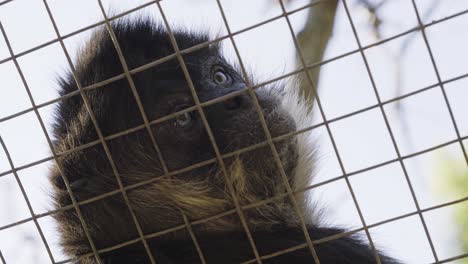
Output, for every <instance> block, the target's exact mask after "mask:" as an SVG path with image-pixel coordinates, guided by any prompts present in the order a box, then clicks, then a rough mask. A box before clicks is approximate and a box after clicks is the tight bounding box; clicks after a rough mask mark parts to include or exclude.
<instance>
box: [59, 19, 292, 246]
mask: <svg viewBox="0 0 468 264" xmlns="http://www.w3.org/2000/svg"><path fill="white" fill-rule="evenodd" d="M114 31H115V32H116V35H117V40H118V42H119V44H120V48H121V49H122V53H123V54H124V57H125V59H126V62H127V64H128V67H129V68H130V69H134V68H136V67H139V66H141V65H143V64H146V63H149V62H151V61H154V60H157V59H161V58H164V57H167V56H169V55H171V54H173V48H172V45H171V43H170V41H169V40H168V38H167V36H166V32H165V31H163V30H162V29H158V28H155V27H154V26H153V25H150V24H145V23H142V24H138V23H137V24H135V25H131V26H128V25H127V26H126V25H124V24H122V25H119V24H117V25H115V28H114ZM175 37H176V41H177V43H178V44H179V47H180V49H181V50H182V49H185V48H189V47H192V46H194V45H197V44H200V43H202V42H205V41H207V39H206V37H205V36H198V35H187V34H186V33H184V32H182V33H180V32H179V33H177V32H176V36H175ZM94 41H95V42H94V43H91V44H90V45H89V46H88V47H87V48H85V49H84V51H83V54H82V55H81V57H79V59H78V65H77V69H76V75H77V79H78V80H79V82H80V84H81V86H83V87H85V86H89V85H92V84H95V83H97V82H100V81H103V80H106V79H109V78H111V77H114V76H116V75H119V74H121V73H122V72H123V71H122V67H121V61H120V60H119V57H118V54H117V53H116V52H115V48H114V45H113V43H112V40H111V39H110V38H109V36H106V35H105V33H104V32H97V35H96V37H95V40H94ZM183 59H184V62H185V65H186V67H187V70H188V71H187V72H185V70H184V67H183V66H182V65H181V64H180V61H178V60H177V59H172V60H168V61H166V62H164V63H161V64H158V65H156V66H154V67H151V68H148V69H146V70H142V71H138V72H137V73H132V74H131V75H130V76H127V78H125V79H120V80H118V81H115V82H112V83H109V84H106V85H105V86H103V87H99V88H96V89H93V90H88V91H86V92H85V93H84V94H85V96H86V97H87V98H88V105H89V108H90V109H91V110H92V112H93V115H94V118H95V120H96V121H97V124H98V126H99V129H100V130H101V131H102V134H103V135H104V137H108V138H110V139H107V140H106V145H107V147H108V149H109V151H108V152H106V151H105V148H103V147H102V146H101V145H94V146H92V147H89V148H86V149H84V150H80V151H77V152H73V153H72V154H69V155H65V156H62V157H61V160H60V162H61V164H62V165H61V166H62V172H63V174H64V176H65V177H66V178H67V179H68V181H69V182H70V187H71V188H72V190H73V193H74V195H75V196H76V197H77V199H78V201H80V200H86V199H89V198H91V197H94V196H96V195H100V194H103V193H105V192H111V191H115V190H116V189H118V188H119V186H118V185H117V183H116V172H117V174H118V175H117V177H118V178H119V179H121V182H122V184H123V185H124V187H125V186H129V185H133V184H138V183H141V182H142V181H148V180H152V179H154V181H151V182H150V183H147V184H142V185H140V186H138V187H136V188H133V187H132V188H130V189H129V190H127V192H126V195H128V198H129V202H130V203H131V204H132V208H133V210H134V211H135V213H136V216H137V218H138V219H139V221H140V223H141V225H142V227H143V229H144V231H145V233H148V232H151V231H155V230H160V229H163V228H165V227H169V226H174V225H176V224H180V223H183V220H182V217H181V215H180V212H181V211H182V212H184V213H185V214H186V215H187V216H188V217H189V219H200V218H204V217H209V216H213V215H215V214H216V213H221V212H223V211H225V210H228V209H230V208H232V207H233V201H232V195H236V196H237V197H238V198H239V201H240V202H241V203H242V204H249V203H251V202H255V201H259V200H263V199H266V198H268V197H271V196H273V195H275V194H278V193H282V192H284V182H283V181H282V178H281V174H280V169H279V167H278V164H277V162H276V161H275V158H274V155H273V152H272V149H271V145H269V143H268V142H267V136H266V134H265V128H268V130H269V131H270V133H271V136H272V137H273V138H275V137H278V136H281V135H284V134H287V133H290V132H293V131H294V130H295V129H296V124H295V122H294V120H293V119H292V117H291V116H290V114H289V113H288V112H287V111H285V110H284V108H283V107H282V102H281V96H279V95H278V94H279V93H276V92H275V91H273V90H269V89H267V88H264V87H260V88H256V89H255V90H254V93H255V98H254V97H251V96H250V94H249V93H248V91H247V90H246V89H247V84H246V81H245V79H244V78H243V76H242V75H241V74H240V73H239V71H237V70H235V69H234V68H233V67H232V66H231V65H229V64H228V63H227V62H226V61H225V60H224V58H223V57H222V56H221V54H220V51H219V47H218V46H209V47H206V48H202V49H199V50H197V51H195V52H192V53H188V54H184V55H183ZM187 74H188V75H189V76H190V81H188V79H187V77H188V76H187ZM133 84H134V85H133ZM61 85H62V91H61V93H62V94H65V93H69V92H72V91H74V90H76V89H77V86H76V83H75V82H74V78H72V76H71V75H68V76H66V77H65V78H63V81H62V83H61ZM134 88H135V89H134ZM132 89H134V90H132ZM242 91H243V92H242ZM135 92H136V93H135ZM234 93H236V96H231V97H230V98H228V99H226V98H224V99H223V100H221V97H224V96H229V95H233V94H234ZM194 96H195V97H197V98H198V99H197V100H198V101H199V102H200V103H201V105H198V106H197V104H196V103H195V102H196V99H195V97H194ZM213 100H214V101H213ZM140 103H141V104H140ZM138 105H139V106H138ZM140 106H141V107H140ZM187 109H189V111H185V112H182V113H179V114H177V115H173V114H174V113H177V112H180V111H184V110H187ZM143 113H144V115H146V117H147V120H148V121H149V126H145V125H144V124H145V122H144V119H143V118H142V116H143V115H142V114H143ZM259 113H261V114H262V116H263V117H264V120H262V119H261V118H260V115H259ZM168 115H169V116H170V117H167V116H168ZM57 116H58V120H57V121H56V125H55V136H56V141H55V146H56V149H57V151H59V152H60V151H66V150H69V149H72V148H74V147H76V146H79V145H82V144H85V143H89V142H92V141H95V140H97V139H98V136H97V133H96V128H95V125H94V124H93V122H92V119H93V118H91V115H90V114H89V112H88V109H87V107H86V105H85V104H84V102H83V100H82V98H81V97H79V96H74V97H70V98H69V99H67V100H65V101H63V102H61V104H60V105H59V108H58V109H57ZM263 121H264V123H263ZM264 125H266V127H264ZM136 127H139V129H136ZM207 127H208V128H209V129H207ZM127 129H132V130H134V131H132V132H130V133H124V135H119V136H115V134H116V133H121V132H122V131H125V130H127ZM272 144H274V146H275V147H276V150H277V152H278V154H279V158H280V161H281V162H282V165H283V166H282V167H283V168H284V172H285V173H286V175H287V177H288V178H289V180H292V179H293V174H294V169H295V167H296V163H297V146H296V143H295V139H294V138H289V139H284V140H280V141H274V143H272ZM256 145H257V146H256ZM214 146H216V147H217V149H215V147H214ZM251 147H252V148H251ZM246 148H248V149H246ZM219 157H221V159H219ZM109 160H111V162H110V161H109ZM161 161H163V162H161ZM200 162H206V164H205V165H203V166H196V168H191V169H187V168H188V167H190V166H193V165H196V164H199V163H200ZM179 170H180V171H181V172H179V173H175V174H173V175H171V176H167V175H166V176H164V174H165V172H167V171H168V172H174V171H179ZM52 180H53V183H54V184H55V186H56V187H57V188H56V193H55V199H56V201H57V204H58V205H61V206H63V205H67V204H70V198H69V196H68V194H67V193H66V192H65V186H64V183H63V181H62V180H61V176H60V173H59V170H54V171H53V174H52ZM229 185H232V186H233V187H234V191H235V192H236V193H235V194H232V193H231V191H230V188H228V187H229ZM125 208H126V205H125V202H123V200H122V199H119V198H118V197H114V196H111V197H110V198H108V199H107V200H103V201H99V202H93V203H89V204H87V205H86V206H85V207H84V208H83V212H84V215H85V217H86V219H85V221H87V222H91V223H92V224H90V226H93V227H96V228H95V230H91V233H92V236H93V237H95V238H96V239H97V240H98V244H100V245H107V244H112V243H114V242H116V241H119V240H122V239H124V238H128V237H132V236H134V235H135V234H136V233H135V231H132V230H129V229H128V226H129V225H132V221H133V220H132V218H131V217H130V216H129V215H128V212H127V210H126V209H125ZM261 214H262V215H268V212H261ZM116 216H118V217H116ZM109 217H112V219H109ZM57 218H58V219H59V221H60V222H62V228H63V232H64V233H65V235H66V236H69V237H70V239H71V241H73V239H74V238H73V237H75V236H84V233H80V234H74V232H76V228H77V227H78V226H79V225H80V223H79V221H78V219H77V217H76V215H74V214H73V213H72V212H70V213H64V214H63V215H61V216H58V217H57ZM109 222H113V223H115V226H119V227H120V228H121V229H122V230H123V231H122V232H120V234H119V235H117V233H116V232H113V231H112V230H109V228H111V229H114V228H116V227H115V226H112V227H111V226H109V225H108V223H109ZM229 222H230V221H228V223H229ZM228 223H226V222H223V223H221V221H218V222H216V223H215V224H213V226H215V228H221V229H226V227H227V225H229V224H228ZM220 226H221V227H220ZM67 230H68V231H67ZM124 231H125V232H124ZM94 232H95V233H94ZM109 234H114V235H115V236H116V237H110V236H109ZM67 239H68V238H67ZM66 243H67V241H65V244H66Z"/></svg>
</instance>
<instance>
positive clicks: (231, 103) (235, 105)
mask: <svg viewBox="0 0 468 264" xmlns="http://www.w3.org/2000/svg"><path fill="white" fill-rule="evenodd" d="M243 97H244V95H240V96H236V97H234V98H230V99H227V100H226V101H224V102H223V105H224V108H225V109H226V110H229V111H234V110H238V109H240V108H242V106H243V104H244V100H245V98H243Z"/></svg>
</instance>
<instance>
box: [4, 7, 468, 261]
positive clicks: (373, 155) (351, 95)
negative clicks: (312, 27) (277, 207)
mask: <svg viewBox="0 0 468 264" xmlns="http://www.w3.org/2000/svg"><path fill="white" fill-rule="evenodd" d="M436 1H437V0H436ZM439 1H440V2H439V3H438V5H437V8H436V9H435V11H434V12H432V13H431V15H430V16H428V17H424V22H426V23H427V22H430V21H433V20H435V19H440V18H443V17H446V16H448V15H451V14H454V13H457V12H460V11H464V10H467V9H468V2H467V1H464V0H451V1H449V0H445V1H441V0H439ZM48 2H49V4H50V7H51V9H52V12H53V15H54V18H55V19H56V21H57V23H58V26H59V30H60V33H61V34H62V35H64V34H67V33H70V32H72V31H75V30H77V29H79V28H82V27H85V26H87V25H90V24H92V23H94V22H97V21H99V20H101V17H102V16H101V14H100V11H99V8H98V5H97V0H82V1H65V0H61V1H60V0H50V1H48ZM103 2H104V3H105V6H106V8H107V10H110V11H111V12H112V13H120V12H121V11H124V10H127V9H129V8H132V7H135V6H137V5H138V4H140V3H142V2H145V1H117V0H106V1H103ZM195 2H196V3H195ZM307 2H308V1H306V0H295V1H293V3H292V4H291V5H289V6H288V9H293V8H297V7H299V6H302V5H304V4H306V3H307ZM348 2H349V6H350V10H351V12H352V16H353V20H354V22H355V25H356V27H357V30H358V34H359V37H360V39H361V42H362V44H363V45H368V44H371V43H374V42H375V41H376V38H375V36H374V35H373V33H372V31H371V27H370V24H369V22H368V21H369V20H368V16H367V14H366V12H365V11H364V10H363V9H362V7H360V6H359V5H357V4H356V0H349V1H348ZM387 2H388V3H387V4H386V5H385V6H384V8H382V9H381V10H380V11H379V15H380V17H381V18H382V20H383V22H384V24H383V25H382V37H383V38H387V37H390V36H393V35H395V34H398V33H401V32H403V31H405V30H408V29H410V28H413V27H415V26H416V25H417V20H416V16H415V13H414V10H413V7H412V5H411V1H410V0H391V1H390V0H388V1H387ZM416 2H417V4H418V7H419V10H420V12H421V14H422V15H423V16H425V14H427V12H428V9H429V6H430V5H431V4H432V3H434V2H435V1H430V0H418V1H416ZM222 3H223V6H224V8H225V12H226V14H227V18H228V20H229V23H230V26H231V29H232V31H237V30H240V29H242V28H245V27H247V26H250V25H252V24H255V23H258V22H261V21H263V20H266V19H268V18H270V17H273V16H276V15H278V14H280V13H281V10H280V8H279V6H278V5H277V4H276V1H268V0H253V1H227V0H224V1H222ZM272 3H274V4H272ZM162 4H163V9H164V11H165V12H166V14H167V16H168V18H169V20H170V21H171V24H172V25H173V26H174V27H189V28H193V29H197V28H200V27H203V28H208V29H209V30H210V32H213V34H218V33H220V32H221V34H224V33H225V32H226V30H225V29H224V27H223V23H222V19H221V15H220V13H219V10H218V9H217V6H216V2H215V0H203V1H201V0H200V1H188V0H170V1H169V0H168V1H163V3H162ZM155 10H156V7H155V6H151V7H149V8H146V9H144V10H143V11H141V12H140V13H139V14H146V15H150V16H154V17H156V19H157V17H158V15H156V13H155ZM305 15H306V12H304V11H302V12H298V13H296V14H294V15H293V16H291V21H292V23H293V26H294V29H295V30H296V32H297V31H298V30H300V29H301V27H302V25H303V23H304V20H305ZM0 21H1V22H2V24H3V26H4V27H5V30H6V32H7V35H8V38H9V40H10V42H11V44H12V46H13V50H14V52H15V53H19V52H22V51H24V50H27V49H30V48H32V47H35V46H37V45H40V44H42V43H45V42H47V41H50V40H52V39H55V33H54V32H53V28H52V26H51V23H50V21H49V18H48V16H47V14H46V11H45V9H44V6H43V4H42V1H40V0H14V1H12V2H10V3H7V4H5V5H2V6H0ZM467 27H468V15H462V16H459V17H457V18H455V19H451V20H449V21H446V22H443V23H440V24H437V25H435V26H432V27H430V28H428V29H427V33H428V37H429V42H430V45H431V47H432V50H433V53H434V56H435V59H436V63H437V66H438V70H439V72H440V74H441V78H442V80H447V79H450V78H453V77H456V76H459V75H462V74H466V73H468V63H466V62H467V61H468V49H466V47H468V36H467V34H465V32H466V28H467ZM88 35H89V32H86V33H83V34H79V35H77V36H74V37H71V38H68V39H66V41H65V43H66V46H67V49H69V51H70V53H71V54H74V53H75V51H76V50H77V47H79V46H80V45H82V44H83V43H84V42H85V40H86V39H87V36H88ZM408 39H411V40H409V44H406V43H407V42H408ZM235 40H236V42H237V44H238V46H239V48H240V52H241V56H242V59H243V62H244V64H245V65H248V67H249V68H250V69H252V71H253V72H255V73H256V74H257V75H258V76H259V77H258V79H259V81H262V80H267V79H269V78H272V77H274V76H276V75H279V74H282V73H285V72H288V71H291V70H292V69H293V68H294V57H295V51H294V45H293V42H292V39H291V35H290V32H289V30H288V27H287V24H286V20H285V19H278V20H276V21H274V22H271V23H269V24H266V25H264V26H262V27H259V28H256V29H254V30H251V31H248V32H246V33H243V34H241V35H238V36H236V37H235ZM402 45H408V47H407V50H406V53H405V54H404V56H403V57H402V58H401V60H400V61H395V60H394V58H395V56H397V55H398V51H399V50H400V49H401V48H402ZM225 48H226V54H227V56H228V57H230V58H232V59H233V61H235V60H236V59H235V56H234V53H233V51H232V48H231V46H230V45H229V42H226V43H225ZM356 48H357V44H356V41H355V39H354V36H353V34H352V30H351V27H350V25H349V22H348V19H347V17H346V13H345V12H344V8H343V6H342V5H340V6H339V10H338V14H337V21H336V26H335V29H334V33H333V37H332V39H331V42H330V44H329V47H328V49H327V52H326V58H333V57H335V56H338V55H341V54H343V53H345V52H349V51H353V50H355V49H356ZM365 55H366V57H367V59H368V61H369V64H370V68H371V71H372V74H373V77H374V79H375V81H376V86H377V89H378V91H379V93H380V96H381V99H382V100H384V101H385V100H389V99H391V98H393V97H395V96H396V95H398V94H405V93H408V92H411V91H415V90H418V89H421V88H423V87H426V86H429V85H432V84H435V83H436V82H437V78H436V75H435V73H434V69H433V67H432V64H431V61H430V58H429V56H428V52H427V49H426V47H425V44H424V41H423V38H422V35H421V34H420V33H411V34H409V35H406V36H404V37H401V38H398V39H396V40H393V41H391V42H388V43H386V44H384V45H380V46H377V47H374V48H371V49H368V50H366V51H365ZM7 57H9V54H8V50H7V49H6V46H5V43H4V40H3V38H2V37H0V61H1V60H2V59H5V58H7ZM18 61H19V63H20V66H21V69H22V70H23V72H24V75H25V77H26V80H27V82H28V84H29V86H30V89H31V90H32V93H33V96H34V100H35V102H36V104H40V103H43V102H47V101H49V100H51V99H54V98H56V97H57V93H56V89H57V85H56V84H55V81H54V80H55V79H54V78H55V76H56V75H57V74H60V73H61V72H62V71H63V70H64V69H66V67H67V64H66V59H65V56H64V55H63V52H62V50H61V47H60V45H59V44H58V43H55V44H53V45H49V46H47V47H46V48H43V49H40V50H38V51H35V52H33V53H30V54H28V55H25V56H21V57H20V58H19V59H18ZM397 66H400V68H399V70H400V71H401V72H402V79H401V82H400V84H401V91H400V92H398V91H397V90H396V87H397V84H398V82H397V81H396V76H397V75H396V71H397V69H398V67H397ZM0 80H1V81H0V83H1V87H0V89H1V90H0V119H1V118H2V117H5V116H8V115H11V114H14V113H16V112H19V111H21V110H24V109H27V108H29V107H31V105H30V103H29V101H28V98H27V96H26V92H25V89H24V87H23V86H22V84H21V81H20V78H19V76H18V74H17V72H16V69H15V67H14V64H13V63H12V62H11V61H9V62H6V63H3V64H0ZM445 89H446V92H447V96H448V99H449V102H450V104H451V106H452V111H453V114H454V116H455V119H456V122H457V125H458V128H459V130H460V133H461V136H462V137H466V136H467V135H468V120H467V119H466V118H465V116H466V113H467V112H468V104H467V103H466V98H468V79H462V80H460V81H456V82H452V83H449V84H447V85H445ZM320 97H321V100H322V102H323V108H324V111H325V114H326V117H327V118H328V119H332V118H336V117H339V116H342V115H344V114H347V113H350V112H353V111H356V110H359V109H362V108H365V107H368V106H372V105H375V104H376V103H377V101H376V97H375V94H374V93H373V89H372V85H371V82H370V81H369V77H368V74H367V71H366V68H365V65H364V63H363V61H362V57H361V55H360V54H359V53H355V54H353V55H350V56H347V57H344V58H342V59H339V60H337V61H334V62H332V63H328V64H326V65H325V66H323V67H322V72H321V79H320ZM54 106H55V105H51V106H47V107H44V108H41V109H40V114H41V115H42V117H43V118H44V120H45V121H46V123H47V124H48V125H50V123H51V120H52V117H53V116H52V113H53V112H52V111H53V108H54ZM398 107H400V109H401V111H399V110H398ZM384 109H385V111H386V113H387V115H388V118H389V122H390V126H391V128H392V130H393V132H394V134H395V137H396V141H397V144H398V147H399V150H400V152H401V154H402V155H408V154H411V153H414V152H416V151H420V150H424V149H427V148H429V147H431V146H435V145H439V144H442V143H445V142H448V141H451V140H454V139H456V134H455V131H454V129H453V125H452V123H451V121H450V116H449V112H448V109H447V106H446V104H445V101H444V100H443V96H442V92H441V89H440V88H439V87H436V88H435V89H431V90H428V91H426V92H423V93H420V94H417V95H415V96H412V97H409V98H406V99H404V100H401V101H400V105H399V106H398V105H397V104H395V103H391V104H387V105H385V107H384ZM316 113H317V112H316ZM316 116H317V118H316V121H315V122H317V123H319V122H321V120H320V118H319V117H318V115H316ZM401 117H404V118H403V120H405V122H402V118H401ZM330 126H331V130H332V133H333V136H334V138H335V140H336V142H337V146H338V151H339V154H340V157H341V158H342V160H343V162H344V166H345V170H346V172H348V173H349V172H353V171H356V170H360V169H363V168H366V167H368V166H371V165H374V164H377V163H381V162H384V161H387V160H391V159H394V158H396V154H395V151H394V149H393V146H392V143H391V140H390V137H389V135H388V131H387V129H386V127H385V123H384V120H383V118H382V114H381V112H380V110H379V108H374V109H372V110H370V111H367V112H364V113H361V114H359V115H355V116H353V117H350V118H346V119H343V120H340V121H337V122H333V123H331V125H330ZM0 135H1V136H2V138H3V139H4V140H5V142H6V144H7V147H8V149H9V151H10V153H11V155H12V158H13V162H14V165H15V166H21V165H25V164H28V163H31V162H34V161H37V160H40V159H42V158H45V157H48V156H49V155H50V154H49V153H50V152H49V150H48V147H47V143H46V141H45V137H44V136H43V133H42V131H41V129H40V126H39V123H38V121H37V119H36V116H35V115H34V113H33V112H29V113H27V114H24V115H21V116H19V117H17V118H14V119H10V120H8V121H5V122H2V123H0ZM312 136H313V138H314V139H315V140H316V142H317V144H318V146H317V147H318V161H317V163H318V164H317V168H318V175H317V176H316V178H315V182H320V181H322V180H326V179H330V178H333V177H337V176H341V175H342V172H341V170H340V168H339V166H338V162H337V159H336V155H335V153H334V151H333V149H332V147H331V143H330V139H329V137H328V134H327V133H326V130H325V128H324V127H319V128H318V129H315V130H313V132H312ZM464 143H465V146H467V147H468V143H467V142H466V140H465V142H464ZM447 156H449V157H451V158H453V159H456V160H457V161H459V163H460V166H461V168H462V169H464V170H465V171H466V170H467V168H466V165H464V159H463V155H462V150H461V148H460V144H459V143H456V144H451V145H449V146H446V147H444V148H441V149H439V150H437V151H435V152H431V153H428V154H424V155H420V156H417V157H414V158H410V159H406V160H405V161H404V165H405V166H406V169H407V171H408V174H409V177H410V179H411V183H412V184H413V186H414V188H415V192H416V196H417V199H418V202H419V205H420V207H421V208H427V207H431V206H434V205H437V204H440V203H444V202H448V201H450V200H454V199H459V198H463V197H444V198H440V196H437V195H434V194H433V189H434V188H433V185H434V182H436V178H439V177H443V175H437V174H436V173H434V172H433V171H434V168H435V167H436V166H435V165H434V164H435V163H436V162H435V161H436V160H437V159H438V158H441V157H447ZM48 166H50V164H49V163H43V164H41V165H38V166H34V167H32V168H28V169H24V170H21V171H19V172H18V174H19V176H20V178H21V180H22V182H23V184H24V186H25V188H26V191H27V193H28V195H29V198H30V199H31V202H32V205H33V209H34V212H35V213H43V212H46V211H47V210H50V209H51V208H52V207H51V204H50V200H49V199H48V196H47V194H48V183H47V168H48ZM9 169H10V167H9V164H8V162H7V160H6V158H5V154H4V153H3V151H1V150H0V174H1V173H2V172H5V171H8V170H9ZM350 181H351V185H352V187H353V190H354V191H355V193H356V196H357V199H358V202H359V204H360V207H361V210H362V212H363V215H364V219H365V221H366V223H367V224H373V223H376V222H379V221H382V220H385V219H388V218H392V217H396V216H399V215H402V214H406V213H410V212H414V211H415V205H414V202H413V200H412V198H411V195H410V192H409V188H408V184H407V182H406V180H405V177H404V174H403V172H402V167H401V165H400V163H398V162H396V163H391V164H389V165H387V166H383V167H380V168H378V169H375V170H372V171H368V172H365V173H361V174H357V175H355V176H352V177H351V178H350ZM311 193H312V194H313V195H312V196H313V198H314V199H315V200H317V201H318V203H319V205H320V206H321V207H323V208H325V209H326V213H325V217H324V218H325V222H327V223H331V224H338V225H341V226H344V227H349V228H358V227H360V226H361V222H360V220H359V218H358V215H357V212H356V209H355V207H354V204H353V202H352V199H351V196H350V194H349V191H348V189H347V186H346V184H345V182H344V181H343V180H341V181H336V182H334V183H332V184H328V185H325V186H322V187H320V188H317V189H314V190H313V191H311ZM467 195H468V190H467V192H466V193H465V194H464V196H467ZM457 206H461V207H464V208H466V210H467V211H468V202H465V203H462V204H458V205H457ZM453 208H454V206H452V207H446V208H442V209H438V210H434V211H430V212H428V213H424V214H423V216H424V218H425V220H426V223H427V226H428V229H429V232H430V235H431V238H432V240H433V242H434V245H435V248H436V251H437V254H438V256H439V259H445V258H449V257H452V256H456V255H460V254H463V253H466V252H462V251H461V249H460V248H459V247H458V246H459V245H458V244H457V240H456V238H457V234H458V232H457V230H456V228H455V227H454V224H453V220H452V218H451V214H452V213H453ZM28 217H30V215H29V212H28V210H27V207H26V204H25V202H24V199H23V198H22V196H21V193H20V192H19V188H18V186H17V184H16V182H15V179H14V177H13V175H12V174H8V175H6V176H2V177H0V227H2V226H5V225H7V224H10V223H13V222H16V221H19V220H22V219H25V218H28ZM39 223H40V224H41V227H42V228H43V230H44V232H45V235H46V238H47V240H48V241H49V242H50V244H51V247H52V251H53V254H54V257H55V259H56V260H62V259H64V258H65V257H64V256H63V255H62V254H61V253H60V249H59V247H58V246H57V241H58V240H57V239H58V234H57V233H56V231H55V229H54V228H55V226H54V224H53V222H52V221H51V219H50V217H44V218H41V219H40V220H39ZM371 235H372V239H373V240H374V242H376V244H377V245H379V246H380V247H382V248H384V249H386V250H387V251H388V252H390V253H391V255H392V256H395V257H397V258H400V259H401V260H403V261H404V262H405V263H430V262H433V261H434V259H433V257H432V254H431V251H430V247H429V244H428V242H427V238H426V236H425V233H424V230H423V227H422V225H421V221H420V219H419V217H418V216H417V215H415V216H412V217H408V218H404V219H402V220H399V221H395V222H392V223H389V224H385V225H382V226H379V227H376V228H373V229H371ZM0 250H1V251H2V253H3V255H4V256H5V258H6V260H7V263H49V262H50V261H49V259H48V256H47V254H46V252H45V250H44V247H43V245H42V243H41V241H40V238H39V236H38V232H37V231H36V230H35V226H34V224H33V222H27V223H25V224H21V225H18V226H15V227H13V228H9V229H6V230H2V231H0Z"/></svg>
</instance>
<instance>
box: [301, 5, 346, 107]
mask: <svg viewBox="0 0 468 264" xmlns="http://www.w3.org/2000/svg"><path fill="white" fill-rule="evenodd" d="M337 5H338V1H337V0H325V1H322V2H321V3H319V4H317V5H314V6H312V7H311V8H309V9H308V14H307V19H306V23H305V26H304V28H303V29H302V30H301V31H300V32H299V33H298V34H297V40H298V44H299V48H300V50H301V53H302V56H303V58H304V62H305V63H306V65H309V64H311V63H314V62H320V61H322V59H323V55H324V53H325V49H326V47H327V44H328V41H329V40H330V37H331V33H332V30H333V25H334V20H335V13H336V8H337ZM296 54H297V57H296V65H297V66H296V67H297V68H298V69H300V68H302V67H303V65H302V62H301V58H300V57H299V53H296ZM309 73H310V76H311V78H312V82H313V84H314V85H315V87H318V78H319V74H320V67H315V68H313V69H311V70H309ZM300 76H301V79H300V80H301V86H300V94H301V95H302V96H304V98H306V100H308V101H309V102H310V105H312V103H313V101H314V100H315V92H314V90H313V87H311V86H310V84H309V82H308V81H307V80H306V76H305V75H304V74H301V75H300Z"/></svg>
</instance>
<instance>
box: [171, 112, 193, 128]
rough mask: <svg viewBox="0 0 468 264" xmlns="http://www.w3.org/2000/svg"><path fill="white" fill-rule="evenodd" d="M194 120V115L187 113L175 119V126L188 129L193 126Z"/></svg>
mask: <svg viewBox="0 0 468 264" xmlns="http://www.w3.org/2000/svg"><path fill="white" fill-rule="evenodd" d="M193 119H194V113H193V112H187V113H184V114H181V115H178V116H177V117H176V118H175V122H174V125H175V126H177V127H188V126H190V124H192V121H193Z"/></svg>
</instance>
